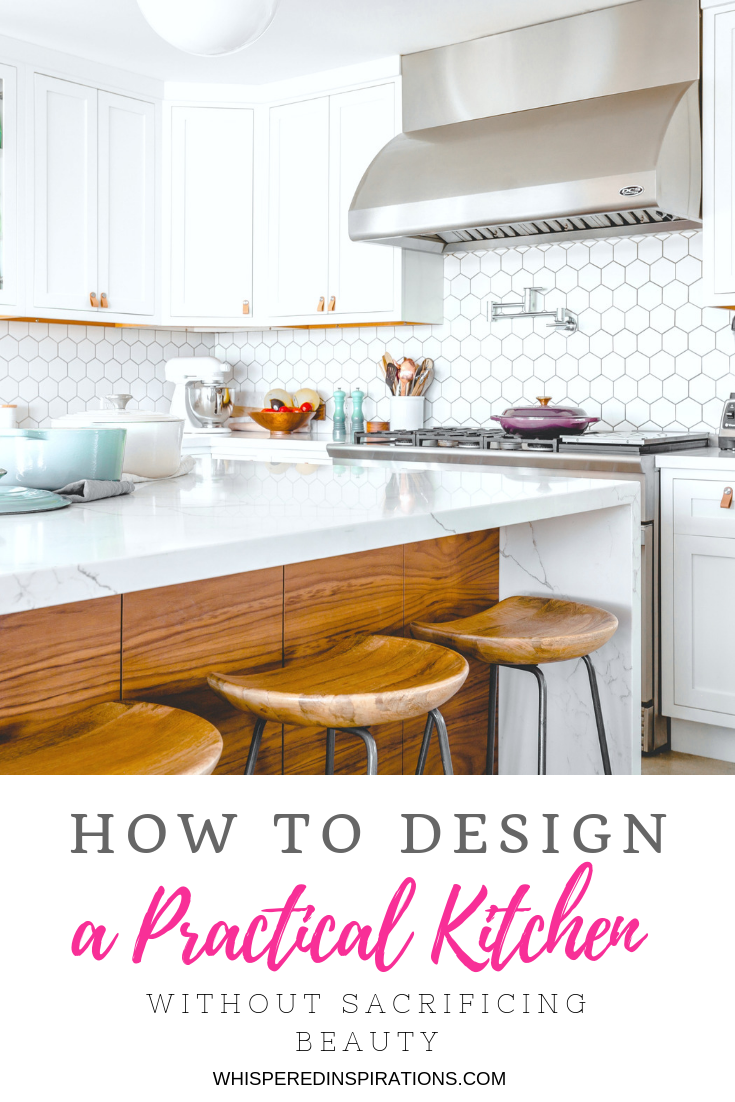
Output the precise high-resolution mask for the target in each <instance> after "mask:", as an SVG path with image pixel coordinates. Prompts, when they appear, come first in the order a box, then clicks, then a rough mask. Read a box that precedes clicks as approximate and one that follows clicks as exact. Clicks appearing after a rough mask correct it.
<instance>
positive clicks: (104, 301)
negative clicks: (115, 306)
mask: <svg viewBox="0 0 735 1102" xmlns="http://www.w3.org/2000/svg"><path fill="white" fill-rule="evenodd" d="M109 305H110V304H109V302H108V301H107V295H106V294H105V292H104V291H103V292H102V294H101V295H100V306H101V307H102V309H103V310H106V309H107V308H108V306H109Z"/></svg>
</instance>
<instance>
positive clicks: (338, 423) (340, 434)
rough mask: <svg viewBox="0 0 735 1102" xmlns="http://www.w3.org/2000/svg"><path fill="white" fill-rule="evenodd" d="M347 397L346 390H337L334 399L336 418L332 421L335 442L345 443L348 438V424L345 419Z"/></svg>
mask: <svg viewBox="0 0 735 1102" xmlns="http://www.w3.org/2000/svg"><path fill="white" fill-rule="evenodd" d="M346 397H347V395H346V394H345V392H344V390H335V392H334V395H333V398H334V418H333V420H332V438H333V439H334V440H341V441H343V442H344V441H345V440H346V438H347V423H346V418H345V398H346Z"/></svg>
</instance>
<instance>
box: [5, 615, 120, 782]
mask: <svg viewBox="0 0 735 1102" xmlns="http://www.w3.org/2000/svg"><path fill="white" fill-rule="evenodd" d="M0 638H2V653H3V661H2V663H0V772H12V771H13V770H12V768H8V769H4V768H3V752H2V747H3V744H8V743H9V742H12V741H14V740H16V739H22V738H23V737H24V736H31V735H35V734H37V733H38V732H40V731H43V730H45V729H46V728H47V727H49V726H50V725H51V724H52V723H55V722H57V721H58V720H60V719H62V718H63V717H64V716H66V715H69V714H72V713H74V712H76V711H79V710H80V708H83V707H86V706H87V705H88V704H99V703H103V702H105V701H110V700H112V701H114V700H119V699H120V597H100V598H99V599H97V600H93V601H80V602H77V603H74V604H69V605H56V606H55V607H53V608H42V609H37V610H34V611H32V612H15V613H11V614H10V615H8V616H2V617H0Z"/></svg>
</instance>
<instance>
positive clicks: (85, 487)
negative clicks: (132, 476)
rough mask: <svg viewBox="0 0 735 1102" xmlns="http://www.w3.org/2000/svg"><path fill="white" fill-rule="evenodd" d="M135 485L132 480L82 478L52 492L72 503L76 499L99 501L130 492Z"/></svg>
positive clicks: (76, 500)
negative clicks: (112, 480) (117, 480)
mask: <svg viewBox="0 0 735 1102" xmlns="http://www.w3.org/2000/svg"><path fill="white" fill-rule="evenodd" d="M134 489H135V486H134V485H133V483H132V482H124V481H122V482H111V481H105V482H103V481H102V480H101V479H97V478H83V479H82V480H81V481H80V482H70V483H69V485H68V486H62V487H61V489H60V490H55V491H54V492H55V493H57V494H58V495H59V497H63V498H64V499H65V500H66V501H71V502H72V503H74V502H78V501H100V500H101V499H102V498H104V497H121V496H122V495H123V494H132V492H133V490H134Z"/></svg>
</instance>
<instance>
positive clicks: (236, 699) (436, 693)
mask: <svg viewBox="0 0 735 1102" xmlns="http://www.w3.org/2000/svg"><path fill="white" fill-rule="evenodd" d="M468 673H469V666H468V665H467V662H466V661H465V660H464V658H462V657H461V656H460V655H458V654H456V653H455V652H454V651H453V650H447V649H446V648H444V647H437V646H434V645H433V644H431V643H422V642H417V641H416V640H413V639H400V638H396V637H393V636H389V635H357V636H353V637H352V638H350V639H348V640H346V641H345V642H342V643H338V644H337V645H336V646H334V647H333V648H332V649H331V650H330V651H328V652H327V653H326V654H319V655H316V656H314V657H311V658H306V659H304V660H302V661H298V662H292V663H290V664H289V665H288V666H285V667H284V668H283V669H279V670H271V671H269V672H268V673H253V674H244V675H238V674H234V673H211V674H210V675H209V677H208V679H207V680H208V681H209V684H210V686H211V688H212V689H214V691H215V692H216V693H218V694H219V695H220V696H222V697H224V698H225V700H228V701H229V702H230V704H233V705H234V706H235V707H236V708H239V709H240V710H241V711H244V712H252V713H253V714H254V715H256V716H257V717H258V719H257V721H256V724H255V730H254V731H253V737H252V740H251V743H250V750H249V752H248V760H247V766H246V768H245V775H246V776H252V774H253V773H254V772H255V763H256V761H257V758H258V751H259V749H260V741H261V739H262V737H263V729H264V728H265V725H266V722H267V721H268V720H273V721H274V722H275V723H293V724H296V725H297V726H299V727H312V726H319V727H326V729H327V758H326V767H325V770H324V772H325V773H326V774H327V775H328V776H331V775H333V774H334V751H335V743H336V736H337V732H338V731H339V732H341V733H343V734H347V735H356V736H357V737H358V738H360V739H362V741H363V742H364V744H365V749H366V752H367V774H368V776H375V774H376V773H377V772H378V749H377V746H376V743H375V739H374V738H373V736H372V734H371V733H370V731H369V730H368V728H369V727H373V726H376V725H379V724H381V723H393V722H396V721H398V720H404V719H413V718H414V717H415V716H420V715H427V720H426V728H425V730H424V738H423V742H422V744H421V752H420V754H419V760H418V765H417V767H416V773H417V774H421V773H423V771H424V767H425V765H426V756H427V754H428V751H429V743H430V741H431V735H432V730H433V728H434V727H436V731H437V736H438V739H439V749H440V750H441V758H442V766H443V767H444V772H445V774H448V775H451V773H452V756H451V753H450V751H449V738H448V735H447V727H446V724H445V722H444V718H443V716H442V714H441V712H440V711H439V707H440V705H442V704H444V702H445V701H447V700H449V698H450V697H452V696H454V694H455V693H456V692H457V691H458V689H460V688H461V687H462V685H463V684H464V681H465V679H466V677H467V674H468Z"/></svg>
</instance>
